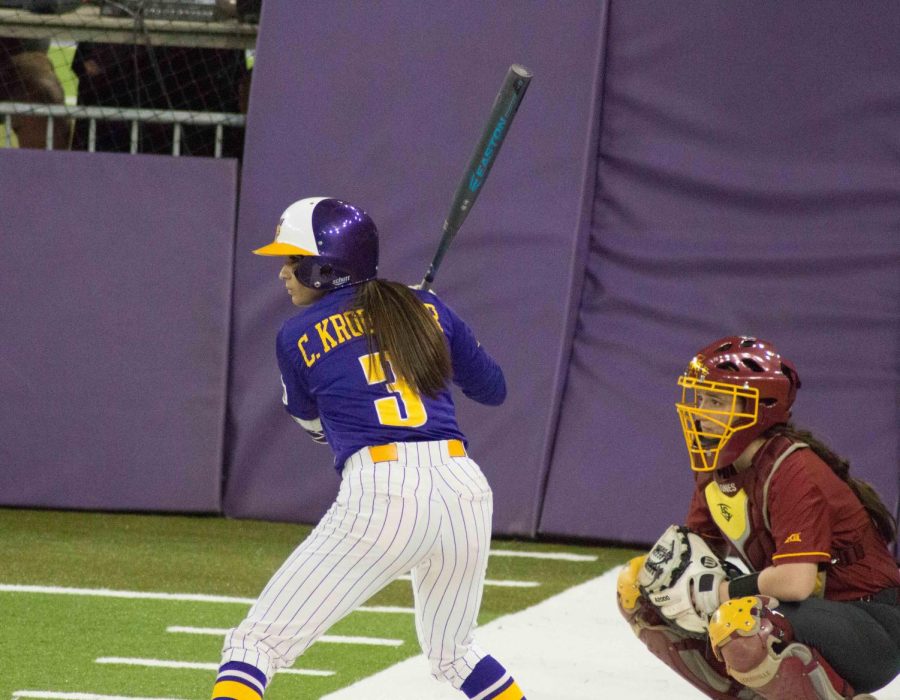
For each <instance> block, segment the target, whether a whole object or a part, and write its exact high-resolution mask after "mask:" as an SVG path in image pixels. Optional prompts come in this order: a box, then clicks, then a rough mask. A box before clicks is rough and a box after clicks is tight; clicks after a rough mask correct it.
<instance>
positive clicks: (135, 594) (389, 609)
mask: <svg viewBox="0 0 900 700" xmlns="http://www.w3.org/2000/svg"><path fill="white" fill-rule="evenodd" d="M0 593H47V594H52V595H83V596H97V597H100V598H130V599H133V600H175V601H187V602H197V603H232V604H236V605H253V603H255V602H256V599H255V598H235V597H233V596H224V595H207V594H204V593H153V592H150V591H116V590H111V589H109V588H68V587H64V586H25V585H19V584H12V583H0ZM356 610H357V612H374V613H407V614H410V615H411V614H413V613H414V612H415V611H414V610H413V609H412V608H401V607H396V606H391V605H376V606H369V607H367V606H363V607H361V608H357V609H356Z"/></svg>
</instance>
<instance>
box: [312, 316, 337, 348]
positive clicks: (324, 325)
mask: <svg viewBox="0 0 900 700" xmlns="http://www.w3.org/2000/svg"><path fill="white" fill-rule="evenodd" d="M330 320H331V317H329V318H324V319H322V320H321V321H319V322H318V323H317V324H316V330H317V331H318V332H319V339H320V340H321V341H322V349H323V350H324V351H325V352H328V351H329V350H331V349H332V348H336V347H337V341H336V340H335V339H334V338H332V337H331V335H330V334H329V333H328V321H330Z"/></svg>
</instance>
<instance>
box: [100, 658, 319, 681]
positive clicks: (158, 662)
mask: <svg viewBox="0 0 900 700" xmlns="http://www.w3.org/2000/svg"><path fill="white" fill-rule="evenodd" d="M94 663H98V664H121V665H124V666H151V667H154V668H187V669H192V670H195V671H218V670H219V664H218V663H211V664H208V663H195V662H193V661H165V660H163V659H133V658H127V657H121V656H101V657H100V658H99V659H94ZM278 673H286V674H288V675H293V676H333V675H334V671H316V670H313V669H306V668H282V669H279V670H278Z"/></svg>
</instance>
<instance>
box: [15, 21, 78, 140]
mask: <svg viewBox="0 0 900 700" xmlns="http://www.w3.org/2000/svg"><path fill="white" fill-rule="evenodd" d="M49 48H50V41H49V40H45V39H16V38H13V37H0V101H3V102H30V103H36V104H60V105H61V104H65V101H66V96H65V93H64V91H63V88H62V85H61V84H60V82H59V78H58V77H57V76H56V73H55V72H54V70H53V64H52V63H51V62H50V59H49V58H48V57H47V50H48V49H49ZM12 129H13V131H14V132H15V134H16V138H17V139H18V141H19V147H20V148H46V147H47V118H46V117H38V116H28V115H22V114H17V115H14V116H13V117H12ZM68 147H69V120H68V119H63V118H55V119H54V120H53V148H57V149H64V148H68Z"/></svg>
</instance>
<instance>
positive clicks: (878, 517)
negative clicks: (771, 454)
mask: <svg viewBox="0 0 900 700" xmlns="http://www.w3.org/2000/svg"><path fill="white" fill-rule="evenodd" d="M775 435H783V436H784V437H786V438H788V439H790V440H794V441H798V442H805V443H806V444H807V445H809V447H810V449H811V450H812V451H813V452H815V453H816V454H817V455H818V456H819V458H820V459H821V460H822V461H823V462H825V464H827V465H828V466H829V467H831V471H833V472H834V473H835V474H837V475H838V476H839V477H840V478H841V480H842V481H845V482H847V485H848V486H849V487H850V489H851V490H852V491H853V493H854V494H856V497H857V498H858V499H859V500H860V502H861V503H862V504H863V506H864V507H865V509H866V512H868V514H869V517H870V518H871V519H872V523H873V524H874V525H875V529H876V530H877V531H878V534H880V535H881V537H882V538H883V539H884V541H885V542H893V540H894V538H895V537H896V536H897V523H896V521H895V520H894V517H893V516H892V515H891V512H890V511H889V510H888V509H887V506H885V505H884V503H883V502H882V500H881V498H880V497H879V496H878V493H877V492H876V491H875V489H874V488H872V486H871V484H868V483H866V482H865V481H863V480H862V479H856V478H854V477H852V476H850V463H849V462H848V461H847V460H846V459H843V458H841V457H839V456H838V455H836V454H835V453H834V452H832V451H831V449H830V448H829V447H828V446H826V445H825V444H824V443H823V442H822V441H821V440H819V439H818V438H816V437H815V436H814V435H813V434H812V433H810V432H809V431H807V430H799V429H798V428H796V427H794V426H793V425H792V424H790V423H788V424H787V425H774V426H772V427H771V428H769V429H768V430H767V431H766V433H765V437H773V436H775Z"/></svg>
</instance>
